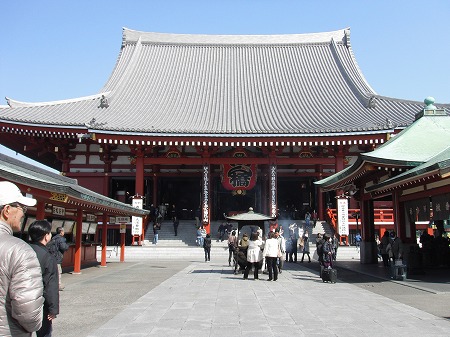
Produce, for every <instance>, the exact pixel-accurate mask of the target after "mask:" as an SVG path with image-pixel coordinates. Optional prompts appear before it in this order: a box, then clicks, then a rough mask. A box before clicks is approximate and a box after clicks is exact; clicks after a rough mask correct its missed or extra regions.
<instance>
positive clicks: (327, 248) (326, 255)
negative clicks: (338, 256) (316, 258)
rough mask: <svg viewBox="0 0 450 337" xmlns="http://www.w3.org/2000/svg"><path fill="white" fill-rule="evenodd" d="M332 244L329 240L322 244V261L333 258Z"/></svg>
mask: <svg viewBox="0 0 450 337" xmlns="http://www.w3.org/2000/svg"><path fill="white" fill-rule="evenodd" d="M333 254H334V250H333V244H332V243H331V242H329V241H326V242H325V243H324V244H323V261H324V262H331V261H332V260H333Z"/></svg>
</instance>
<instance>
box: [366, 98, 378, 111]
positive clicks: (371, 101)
mask: <svg viewBox="0 0 450 337" xmlns="http://www.w3.org/2000/svg"><path fill="white" fill-rule="evenodd" d="M367 107H368V108H369V109H375V108H376V107H377V102H376V101H375V95H372V96H370V97H369V100H368V101H367Z"/></svg>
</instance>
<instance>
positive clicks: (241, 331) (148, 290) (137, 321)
mask: <svg viewBox="0 0 450 337" xmlns="http://www.w3.org/2000/svg"><path fill="white" fill-rule="evenodd" d="M224 262H225V261H223V260H221V261H212V262H208V263H205V262H198V261H174V260H170V261H161V260H146V261H132V262H124V263H108V267H106V268H98V267H92V268H87V269H85V270H83V271H82V274H81V275H71V274H63V281H64V282H65V283H66V289H65V290H64V291H63V292H62V293H61V300H62V306H61V315H60V316H59V317H58V318H57V320H55V324H54V336H67V337H70V336H78V337H82V336H92V337H94V336H95V337H99V336H105V337H106V336H108V337H111V336H196V337H199V336H311V335H314V336H330V335H331V336H358V337H361V336H419V335H420V336H422V337H423V336H450V321H449V319H448V318H449V317H450V309H449V305H448V303H449V300H450V297H449V294H450V292H447V288H446V287H447V286H448V284H447V283H443V284H442V288H440V290H443V291H435V292H433V289H425V288H423V289H420V288H421V286H420V285H419V286H418V287H411V286H409V285H407V284H406V283H407V282H403V283H405V284H402V282H393V281H390V280H388V279H383V278H382V277H383V275H382V274H383V273H380V275H378V276H377V275H376V272H377V269H375V268H379V267H378V266H376V265H374V266H372V270H373V271H372V272H370V267H369V268H367V270H368V271H367V270H366V271H365V270H363V269H364V268H365V266H366V265H361V264H360V263H359V262H358V261H354V262H353V266H350V268H351V269H348V268H349V266H348V265H347V266H345V265H344V264H349V263H352V262H351V261H344V262H342V264H343V265H342V266H338V270H339V274H340V275H338V278H339V279H338V282H337V283H336V284H329V283H323V282H322V281H321V279H320V278H319V276H318V265H317V262H313V263H306V264H305V263H303V264H300V263H296V264H294V263H287V264H286V268H285V270H284V271H283V273H282V274H281V275H279V279H278V280H277V281H276V282H273V281H272V282H268V281H266V280H267V275H260V278H261V280H259V281H254V280H253V279H249V280H243V279H242V275H234V274H233V273H232V271H231V268H230V267H228V266H227V264H224ZM338 264H339V262H338ZM359 266H362V268H360V269H358V268H359ZM370 273H372V275H370ZM250 277H252V275H250ZM447 280H449V279H447ZM447 282H448V281H447ZM426 285H427V284H426V283H424V286H426ZM436 287H437V288H439V287H438V286H436ZM406 301H410V303H408V304H405V302H406ZM426 302H430V303H426ZM434 306H439V308H435V309H437V310H436V314H432V313H430V312H433V310H432V309H433V308H434Z"/></svg>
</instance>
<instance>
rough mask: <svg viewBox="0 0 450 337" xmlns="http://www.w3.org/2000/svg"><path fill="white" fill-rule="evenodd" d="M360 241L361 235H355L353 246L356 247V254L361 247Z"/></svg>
mask: <svg viewBox="0 0 450 337" xmlns="http://www.w3.org/2000/svg"><path fill="white" fill-rule="evenodd" d="M361 241H362V237H361V234H359V233H356V236H355V246H356V251H357V252H359V247H361Z"/></svg>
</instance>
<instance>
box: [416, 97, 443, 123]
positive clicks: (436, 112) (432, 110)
mask: <svg viewBox="0 0 450 337" xmlns="http://www.w3.org/2000/svg"><path fill="white" fill-rule="evenodd" d="M423 102H424V103H425V105H426V107H425V108H423V109H422V110H420V111H419V112H418V113H416V116H415V117H416V118H415V120H418V119H419V118H421V117H423V116H447V114H446V112H445V109H438V108H437V107H436V106H435V105H434V102H435V99H434V97H431V96H428V97H427V98H425V99H424V100H423Z"/></svg>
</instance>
